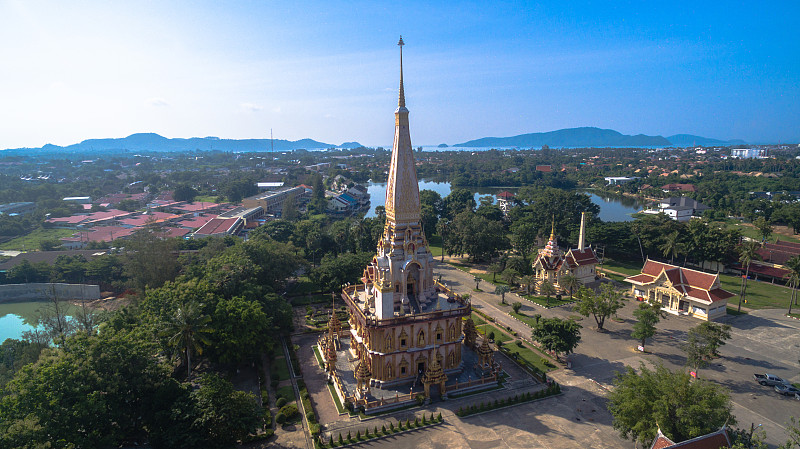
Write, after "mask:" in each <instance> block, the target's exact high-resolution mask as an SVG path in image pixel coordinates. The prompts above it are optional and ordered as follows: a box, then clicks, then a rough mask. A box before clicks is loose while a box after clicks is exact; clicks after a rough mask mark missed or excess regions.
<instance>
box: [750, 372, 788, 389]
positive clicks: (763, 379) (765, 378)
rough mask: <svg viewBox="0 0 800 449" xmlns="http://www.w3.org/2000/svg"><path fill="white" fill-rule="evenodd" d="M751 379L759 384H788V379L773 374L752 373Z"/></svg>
mask: <svg viewBox="0 0 800 449" xmlns="http://www.w3.org/2000/svg"><path fill="white" fill-rule="evenodd" d="M753 379H755V380H756V382H758V383H760V384H761V385H765V386H766V385H771V386H775V385H789V384H790V383H789V381H788V380H785V379H781V378H780V377H778V376H776V375H774V374H753Z"/></svg>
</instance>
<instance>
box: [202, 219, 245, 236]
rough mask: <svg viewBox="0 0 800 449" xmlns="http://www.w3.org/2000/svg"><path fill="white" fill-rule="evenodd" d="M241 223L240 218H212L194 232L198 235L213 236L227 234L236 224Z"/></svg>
mask: <svg viewBox="0 0 800 449" xmlns="http://www.w3.org/2000/svg"><path fill="white" fill-rule="evenodd" d="M239 221H241V219H240V218H212V219H211V220H210V221H209V222H208V223H206V224H204V225H203V227H201V228H200V229H198V230H197V231H195V234H199V235H214V234H222V233H225V232H228V231H229V230H230V229H231V228H232V227H233V226H234V225H236V223H238V222H239Z"/></svg>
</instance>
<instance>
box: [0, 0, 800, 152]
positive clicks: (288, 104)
mask: <svg viewBox="0 0 800 449" xmlns="http://www.w3.org/2000/svg"><path fill="white" fill-rule="evenodd" d="M562 3H563V2H544V3H541V4H534V3H530V2H505V3H502V4H495V3H485V2H435V3H428V2H413V1H412V2H390V3H386V2H356V3H351V2H348V4H347V5H343V4H337V3H335V2H322V1H298V2H291V3H287V4H284V5H277V4H275V3H274V2H223V3H219V2H155V1H153V2H55V1H50V2H48V1H22V0H0V39H2V41H3V42H4V43H5V44H4V45H3V46H2V47H0V60H1V61H2V62H3V64H2V66H3V70H0V103H2V106H3V107H2V108H0V148H2V149H5V148H17V147H38V146H42V145H44V144H46V143H52V144H57V145H69V144H72V143H77V142H80V141H82V140H85V139H90V138H103V137H124V136H127V135H130V134H133V133H138V132H155V133H158V134H161V135H163V136H165V137H204V136H217V137H221V138H268V137H269V133H270V129H273V130H274V137H275V138H276V139H288V140H297V139H301V138H306V137H308V138H312V139H315V140H319V141H323V142H328V143H333V144H340V143H342V142H344V141H352V140H357V141H359V142H361V143H362V144H366V145H373V146H377V145H387V144H390V143H391V140H392V135H393V126H394V120H393V116H392V113H393V112H394V108H395V106H396V102H397V85H398V50H397V46H396V45H395V44H396V43H397V40H398V37H399V35H401V34H402V35H403V39H404V40H405V42H406V44H407V45H406V46H405V48H404V68H405V87H406V99H407V105H408V108H409V110H410V111H411V115H410V120H411V136H412V139H413V143H414V144H415V145H435V144H438V143H442V142H446V143H448V144H454V143H458V142H464V141H467V140H470V139H476V138H480V137H486V136H498V137H499V136H512V135H518V134H524V133H529V132H546V131H552V130H556V129H561V128H571V127H579V126H596V127H600V128H610V129H614V130H617V131H620V132H622V133H624V134H638V133H643V134H648V135H662V136H669V135H672V134H678V133H687V134H695V135H700V136H705V137H711V138H716V139H723V140H727V139H744V140H746V141H748V142H753V143H760V142H772V143H777V142H798V141H800V129H799V128H798V126H797V125H798V124H800V102H798V98H800V82H798V81H800V79H799V78H800V76H798V73H800V57H798V56H800V39H797V37H796V31H795V28H796V22H797V19H798V18H800V14H798V12H800V4H798V3H797V2H788V1H787V2H766V3H761V4H758V5H754V4H751V2H730V3H728V4H726V6H725V7H724V8H720V7H719V6H715V4H714V3H713V2H709V3H708V4H700V5H698V4H696V3H695V2H685V3H683V2H682V3H681V4H673V3H674V2H662V3H666V4H663V5H662V4H658V5H652V4H644V3H641V2H609V3H608V4H605V5H603V4H598V2H585V3H583V2H581V3H577V2H576V3H570V4H567V5H565V4H562Z"/></svg>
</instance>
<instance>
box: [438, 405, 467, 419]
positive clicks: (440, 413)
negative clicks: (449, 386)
mask: <svg viewBox="0 0 800 449" xmlns="http://www.w3.org/2000/svg"><path fill="white" fill-rule="evenodd" d="M459 410H461V409H460V408H459ZM436 421H439V422H442V412H439V414H438V415H436Z"/></svg>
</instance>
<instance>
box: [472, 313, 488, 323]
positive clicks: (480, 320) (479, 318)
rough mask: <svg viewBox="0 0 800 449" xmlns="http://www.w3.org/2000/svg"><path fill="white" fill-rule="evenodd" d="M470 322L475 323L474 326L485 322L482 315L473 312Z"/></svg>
mask: <svg viewBox="0 0 800 449" xmlns="http://www.w3.org/2000/svg"><path fill="white" fill-rule="evenodd" d="M472 322H473V323H475V326H478V325H481V324H483V323H485V322H486V320H484V319H483V317H482V316H480V315H478V314H477V313H475V312H472Z"/></svg>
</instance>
